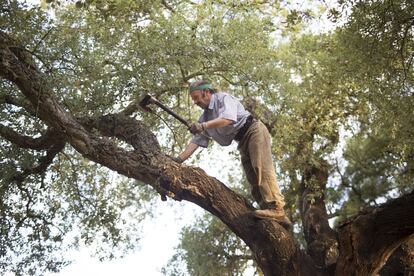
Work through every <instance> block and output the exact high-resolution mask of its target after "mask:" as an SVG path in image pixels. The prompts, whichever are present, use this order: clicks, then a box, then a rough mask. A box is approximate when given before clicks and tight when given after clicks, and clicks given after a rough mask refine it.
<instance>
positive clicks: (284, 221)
mask: <svg viewBox="0 0 414 276" xmlns="http://www.w3.org/2000/svg"><path fill="white" fill-rule="evenodd" d="M252 213H253V216H254V217H256V218H258V219H270V220H274V221H277V222H278V223H280V224H281V225H282V226H283V227H284V228H285V229H287V230H289V229H290V228H291V227H292V222H291V221H290V220H289V218H288V217H287V216H286V214H285V211H284V210H283V209H279V208H276V209H264V210H255V211H253V212H252Z"/></svg>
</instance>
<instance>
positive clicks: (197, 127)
mask: <svg viewBox="0 0 414 276" xmlns="http://www.w3.org/2000/svg"><path fill="white" fill-rule="evenodd" d="M188 130H189V131H190V132H191V133H192V134H199V133H201V132H203V131H204V127H203V125H202V124H200V123H198V122H196V123H192V124H191V126H190V128H189V129H188Z"/></svg>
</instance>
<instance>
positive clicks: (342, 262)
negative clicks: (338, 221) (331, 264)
mask: <svg viewBox="0 0 414 276" xmlns="http://www.w3.org/2000/svg"><path fill="white" fill-rule="evenodd" d="M413 207H414V193H411V194H409V195H405V196H403V197H401V198H398V199H396V200H393V201H391V202H389V203H387V204H384V205H383V206H381V207H380V208H374V209H372V210H366V211H365V212H363V213H361V214H359V215H358V216H356V217H355V218H353V219H351V220H349V221H347V222H345V223H344V224H342V225H341V226H340V227H339V231H338V232H339V233H338V235H339V246H340V256H339V258H338V263H337V267H336V275H375V274H377V273H378V272H379V270H380V269H381V267H382V266H383V265H384V264H385V262H386V261H387V259H388V257H389V256H390V255H391V254H392V253H393V251H394V250H395V249H396V248H397V247H399V246H400V245H401V244H402V243H403V242H406V241H408V239H409V238H410V236H411V235H412V234H413V231H414V212H413Z"/></svg>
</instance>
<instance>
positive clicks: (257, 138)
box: [173, 81, 291, 226]
mask: <svg viewBox="0 0 414 276" xmlns="http://www.w3.org/2000/svg"><path fill="white" fill-rule="evenodd" d="M189 92H190V95H191V98H192V100H193V102H194V104H196V105H198V106H199V107H201V108H202V109H203V110H204V112H203V114H202V115H201V117H200V119H199V121H198V122H195V123H193V124H192V125H191V127H190V129H189V130H190V132H191V133H192V134H194V136H193V138H192V140H191V141H190V142H189V144H188V145H187V147H186V148H185V150H184V151H183V152H182V153H181V154H180V155H179V156H178V157H175V158H173V159H174V160H175V161H177V162H179V163H181V162H183V161H185V160H186V159H187V158H189V157H190V156H191V155H192V154H193V153H194V151H195V150H196V149H197V148H198V147H199V146H201V147H207V146H208V142H209V137H211V138H212V139H213V140H215V141H216V142H217V143H219V144H220V145H221V146H228V145H230V144H231V142H232V141H233V140H236V141H237V142H238V143H239V145H238V150H239V151H240V155H241V162H242V165H243V168H244V171H245V173H246V176H247V180H248V181H249V183H250V185H251V187H252V194H253V197H254V199H255V200H256V201H257V203H258V204H259V206H260V208H261V210H256V211H254V212H253V215H254V216H255V217H257V218H259V219H273V220H276V221H278V222H280V223H282V224H283V225H284V226H286V225H288V226H290V224H291V223H290V221H289V219H288V218H287V217H286V215H285V212H284V210H283V206H284V205H285V202H284V198H283V195H282V194H281V193H280V190H279V187H278V185H277V183H276V173H275V170H274V167H273V162H272V155H271V144H270V143H271V142H270V135H269V132H268V130H267V128H266V127H265V126H264V124H263V123H262V122H260V121H258V120H256V119H254V118H253V117H252V116H251V115H250V113H249V112H248V111H246V110H245V109H244V107H243V106H242V104H241V103H240V102H239V101H238V100H237V99H235V98H234V97H233V96H231V95H229V94H227V93H221V92H220V93H217V92H216V91H215V90H214V89H213V87H212V85H211V84H210V83H209V82H206V81H196V82H193V83H192V84H191V85H190V88H189Z"/></svg>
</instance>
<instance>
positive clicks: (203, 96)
mask: <svg viewBox="0 0 414 276" xmlns="http://www.w3.org/2000/svg"><path fill="white" fill-rule="evenodd" d="M190 95H191V98H192V99H193V102H194V104H196V105H198V106H199V107H201V108H202V109H206V108H207V107H208V106H209V104H210V99H211V94H210V92H209V91H207V90H194V91H192V92H191V94H190Z"/></svg>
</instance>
